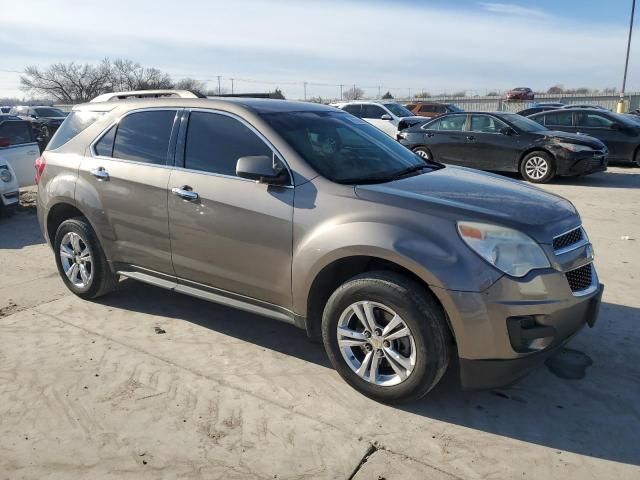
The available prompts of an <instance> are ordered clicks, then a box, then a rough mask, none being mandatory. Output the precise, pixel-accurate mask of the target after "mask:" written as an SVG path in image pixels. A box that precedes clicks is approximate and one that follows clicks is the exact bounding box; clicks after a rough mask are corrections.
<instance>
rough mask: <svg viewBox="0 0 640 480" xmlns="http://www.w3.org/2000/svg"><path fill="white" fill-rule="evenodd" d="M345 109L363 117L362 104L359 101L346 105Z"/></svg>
mask: <svg viewBox="0 0 640 480" xmlns="http://www.w3.org/2000/svg"><path fill="white" fill-rule="evenodd" d="M344 111H345V112H348V113H350V114H351V115H355V116H356V117H358V118H361V117H362V105H361V104H359V103H352V104H350V105H345V107H344Z"/></svg>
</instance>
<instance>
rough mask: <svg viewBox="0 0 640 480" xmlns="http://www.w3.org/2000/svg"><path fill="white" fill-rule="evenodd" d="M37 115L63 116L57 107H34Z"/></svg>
mask: <svg viewBox="0 0 640 480" xmlns="http://www.w3.org/2000/svg"><path fill="white" fill-rule="evenodd" d="M34 110H35V111H36V114H37V115H38V116H39V117H64V113H63V112H62V110H58V109H57V108H34Z"/></svg>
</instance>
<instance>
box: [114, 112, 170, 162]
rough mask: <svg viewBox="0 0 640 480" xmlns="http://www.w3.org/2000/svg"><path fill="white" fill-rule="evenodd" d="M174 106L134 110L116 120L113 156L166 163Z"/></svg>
mask: <svg viewBox="0 0 640 480" xmlns="http://www.w3.org/2000/svg"><path fill="white" fill-rule="evenodd" d="M175 116H176V111H175V110H155V111H146V112H135V113H132V114H130V115H127V116H126V117H124V118H122V119H121V120H120V122H119V123H118V129H117V131H116V136H115V141H114V143H113V157H114V158H119V159H122V160H132V161H136V162H144V163H150V164H153V165H166V164H167V159H168V155H169V141H170V139H171V130H172V128H173V122H174V119H175Z"/></svg>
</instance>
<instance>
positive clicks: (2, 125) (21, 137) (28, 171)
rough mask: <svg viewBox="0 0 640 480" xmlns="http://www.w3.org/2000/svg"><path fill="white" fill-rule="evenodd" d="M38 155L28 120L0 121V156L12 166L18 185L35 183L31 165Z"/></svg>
mask: <svg viewBox="0 0 640 480" xmlns="http://www.w3.org/2000/svg"><path fill="white" fill-rule="evenodd" d="M39 155H40V149H39V148H38V142H36V139H35V136H34V135H33V131H32V129H31V123H30V122H26V121H21V120H20V121H18V120H5V121H0V156H1V157H3V158H4V159H5V160H6V161H7V162H8V163H9V164H10V165H11V168H13V171H14V172H15V174H16V177H17V178H18V184H19V186H20V187H28V186H30V185H33V184H35V180H34V178H35V172H34V170H33V166H34V164H35V161H36V158H38V156H39Z"/></svg>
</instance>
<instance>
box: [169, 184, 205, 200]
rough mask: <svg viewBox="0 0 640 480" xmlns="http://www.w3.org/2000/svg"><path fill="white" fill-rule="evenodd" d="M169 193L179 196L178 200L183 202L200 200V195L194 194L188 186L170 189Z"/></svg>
mask: <svg viewBox="0 0 640 480" xmlns="http://www.w3.org/2000/svg"><path fill="white" fill-rule="evenodd" d="M171 193H173V194H174V195H177V196H179V197H180V198H184V199H185V200H189V201H190V202H193V201H194V200H198V199H199V198H200V195H198V194H197V193H196V192H194V191H193V189H192V188H191V187H190V186H189V185H183V186H182V187H180V188H177V187H174V188H172V189H171Z"/></svg>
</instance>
